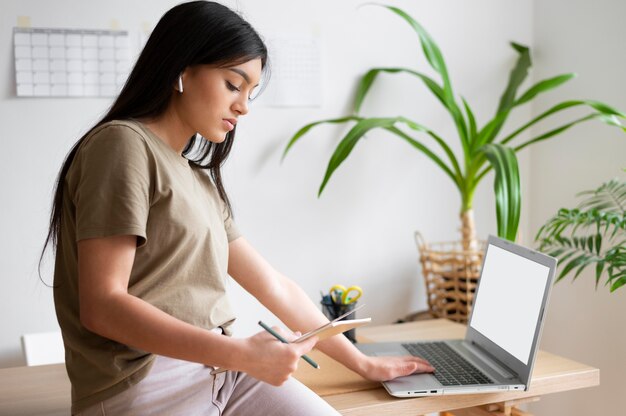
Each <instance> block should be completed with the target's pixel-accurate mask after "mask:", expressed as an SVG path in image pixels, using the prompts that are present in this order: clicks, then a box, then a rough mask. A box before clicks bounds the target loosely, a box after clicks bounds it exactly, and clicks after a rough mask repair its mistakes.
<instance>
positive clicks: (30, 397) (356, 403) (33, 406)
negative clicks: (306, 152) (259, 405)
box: [0, 320, 600, 416]
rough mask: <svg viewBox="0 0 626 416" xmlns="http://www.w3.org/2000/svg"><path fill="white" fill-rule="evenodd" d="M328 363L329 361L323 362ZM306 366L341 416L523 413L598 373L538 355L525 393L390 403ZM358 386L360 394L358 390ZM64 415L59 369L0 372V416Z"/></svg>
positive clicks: (405, 330)
mask: <svg viewBox="0 0 626 416" xmlns="http://www.w3.org/2000/svg"><path fill="white" fill-rule="evenodd" d="M464 333H465V327H464V326H462V325H459V324H456V323H453V322H450V321H445V320H432V321H421V322H412V323H408V324H400V325H388V326H379V327H370V328H363V329H360V330H359V332H358V334H359V336H360V337H365V338H367V339H371V340H373V341H398V340H409V339H444V338H462V337H463V336H464ZM315 353H316V354H320V353H319V352H315ZM320 355H321V354H320ZM328 362H332V361H330V360H329V359H328ZM324 364H327V363H326V362H325V363H324ZM307 367H309V366H305V365H301V366H300V369H299V370H298V373H297V375H296V376H297V377H298V378H299V379H300V380H302V381H303V382H305V383H306V384H307V385H308V386H310V387H311V388H312V389H313V390H315V391H317V392H319V393H320V395H321V396H322V397H323V398H324V399H325V400H326V401H328V403H330V404H331V405H332V406H333V407H335V408H336V409H338V410H339V411H340V412H341V413H342V414H343V415H360V416H362V415H363V416H364V415H376V416H379V415H394V416H401V415H412V416H415V415H419V414H424V413H430V412H441V411H449V410H453V409H459V408H471V409H470V410H463V411H454V415H457V416H470V415H471V416H479V415H485V414H493V413H490V412H488V411H489V410H490V409H491V410H495V409H500V410H499V413H496V414H500V415H502V414H507V411H508V414H514V415H515V414H517V415H523V414H524V413H523V412H517V411H516V410H513V411H512V410H511V406H513V405H515V404H518V403H520V402H522V401H528V400H531V401H532V400H536V399H537V398H538V397H539V396H541V395H544V394H549V393H557V392H561V391H568V390H573V389H578V388H584V387H591V386H596V385H598V384H599V382H600V381H599V380H600V372H599V370H598V369H596V368H592V367H589V366H586V365H583V364H579V363H576V362H574V361H571V360H567V359H565V358H562V357H558V356H556V355H552V354H549V353H546V352H542V351H540V352H539V355H538V357H537V361H536V363H535V371H534V374H533V379H532V383H531V388H530V390H529V391H527V392H506V393H488V394H471V395H469V394H468V395H458V396H440V397H423V398H412V399H396V398H393V397H391V396H389V395H388V394H387V393H386V392H385V390H384V389H383V388H382V387H380V384H377V383H371V382H368V381H366V380H363V379H361V378H360V377H358V376H357V375H356V374H354V373H352V372H350V371H348V370H345V371H344V370H342V368H343V367H340V366H339V365H336V366H335V367H334V369H333V364H330V365H324V366H323V367H322V369H321V370H319V371H316V372H314V373H312V372H308V370H307ZM329 367H331V368H329ZM332 371H334V373H333V374H335V376H337V377H345V378H346V380H348V383H347V384H345V385H346V386H348V390H352V391H344V392H340V393H339V394H332V393H333V389H336V387H333V386H332V385H330V387H329V383H328V381H329V380H331V381H333V380H334V381H335V382H336V381H337V377H334V378H331V377H329V372H332ZM320 376H321V377H320ZM341 386H344V384H341ZM363 388H365V389H366V390H362V389H363ZM355 390H359V391H355ZM335 391H336V390H335ZM477 406H481V407H477ZM69 413H70V383H69V380H68V378H67V374H66V372H65V367H64V365H62V364H55V365H46V366H38V367H15V368H5V369H0V415H12V416H31V415H48V416H57V415H69Z"/></svg>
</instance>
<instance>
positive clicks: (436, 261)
mask: <svg viewBox="0 0 626 416" xmlns="http://www.w3.org/2000/svg"><path fill="white" fill-rule="evenodd" d="M415 241H416V243H417V248H418V250H419V253H420V262H421V263H422V272H423V275H424V282H425V284H426V296H427V300H428V308H429V313H430V314H431V315H432V316H433V317H435V318H446V319H450V320H452V321H456V322H461V323H467V320H468V317H469V316H470V314H471V312H472V303H473V301H474V292H475V291H476V285H477V283H478V279H479V277H480V269H481V267H482V263H483V255H484V247H485V242H484V241H481V242H478V247H476V249H470V250H464V249H463V247H462V245H461V242H460V241H453V242H441V243H431V244H427V243H426V242H425V241H424V239H423V238H422V235H421V234H420V233H419V232H416V233H415Z"/></svg>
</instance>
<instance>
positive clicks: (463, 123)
mask: <svg viewBox="0 0 626 416" xmlns="http://www.w3.org/2000/svg"><path fill="white" fill-rule="evenodd" d="M383 7H385V8H386V9H388V10H390V11H392V12H394V13H395V14H396V15H398V16H400V17H401V18H402V19H404V21H406V22H407V23H408V24H409V25H410V26H411V27H412V28H413V29H414V31H415V32H416V33H417V35H418V36H419V40H420V42H421V46H422V50H423V52H424V55H425V57H426V59H427V61H428V63H429V64H430V66H431V67H432V68H433V69H434V70H435V72H436V73H437V74H438V76H439V77H440V79H441V81H440V82H437V81H436V80H435V79H433V78H431V77H430V76H428V75H426V74H423V73H420V72H418V71H415V70H413V69H410V68H372V69H370V70H368V71H367V72H366V74H365V75H364V76H363V77H362V78H361V80H360V82H359V85H358V88H357V91H356V94H355V97H354V106H353V113H352V114H350V115H347V116H345V117H340V118H335V119H329V120H319V121H315V122H312V123H309V124H307V125H305V126H304V127H302V128H301V129H300V130H298V131H297V132H296V133H295V134H294V136H293V137H291V139H290V140H289V143H288V144H287V146H286V147H285V150H284V152H283V158H284V157H285V156H286V155H287V153H288V152H289V150H290V149H291V148H292V147H293V145H294V144H295V143H296V142H298V141H299V140H300V139H301V138H302V137H303V136H304V135H305V134H306V133H307V132H309V131H310V130H311V129H312V128H314V127H316V126H319V125H322V124H329V123H330V124H335V123H348V122H355V123H356V124H355V125H354V126H353V127H352V128H351V129H350V130H349V131H348V133H346V134H345V135H344V136H343V138H342V139H341V141H340V142H339V144H338V145H337V148H336V149H335V151H334V153H333V155H332V157H331V159H330V161H329V163H328V167H327V169H326V174H325V175H324V178H323V180H322V183H321V185H320V188H319V191H318V195H321V194H322V192H323V191H324V188H325V187H326V185H327V183H328V181H329V179H330V178H331V176H332V174H333V173H334V172H335V170H336V169H337V168H338V167H339V166H340V165H341V164H342V163H343V162H344V161H345V160H346V158H347V157H348V156H349V155H350V152H351V151H352V149H353V148H354V146H355V145H356V144H357V143H358V142H359V140H360V139H361V138H362V137H363V136H364V135H365V134H367V133H368V132H370V131H371V130H374V129H384V130H386V131H388V132H391V133H393V134H395V135H396V136H397V137H398V138H400V139H402V140H404V141H406V142H407V143H409V144H410V145H411V146H413V147H414V148H415V149H417V150H418V151H421V152H423V153H424V154H425V155H426V156H428V157H429V158H430V160H432V161H433V162H434V163H435V164H436V165H437V166H439V167H440V168H441V169H442V170H443V171H444V172H445V174H446V175H447V176H448V177H449V178H450V180H451V181H452V183H453V184H454V186H455V187H456V188H457V190H458V191H459V194H460V197H461V207H460V213H461V222H462V223H463V228H462V230H463V235H462V240H463V246H464V247H470V245H471V244H470V242H471V240H473V239H475V235H476V233H475V230H474V226H473V220H472V217H473V212H472V205H473V199H474V192H475V191H476V188H477V186H478V184H479V183H480V182H481V181H482V180H483V179H484V178H485V175H486V174H487V173H488V172H489V171H490V170H491V169H494V170H495V184H494V187H495V195H496V213H497V221H498V235H499V236H500V237H503V238H507V239H509V240H515V236H516V234H517V228H518V225H519V218H520V183H519V172H518V165H517V157H516V153H517V152H519V151H520V150H522V149H524V148H526V147H528V146H530V145H532V144H534V143H537V142H540V141H543V140H546V139H549V138H552V137H554V136H557V135H558V134H560V133H562V132H564V131H565V130H567V129H569V128H570V127H572V126H574V125H576V124H579V123H582V122H585V121H588V120H591V119H600V120H601V121H603V122H605V123H608V124H612V125H616V126H619V127H621V128H623V127H622V126H621V124H620V122H619V119H618V118H625V117H626V116H625V115H624V114H623V113H621V112H620V111H617V110H615V109H613V108H611V107H609V106H608V105H606V104H603V103H600V102H598V101H592V100H570V101H565V102H561V103H559V104H557V105H555V106H553V107H551V108H550V109H548V110H546V111H544V112H543V113H541V114H540V115H538V116H536V117H534V118H533V119H532V120H530V121H528V122H527V123H525V124H524V125H522V126H520V127H518V128H517V129H515V130H514V131H513V132H512V133H510V134H507V135H502V134H500V133H501V132H502V127H503V126H504V124H505V122H506V120H507V118H508V116H509V114H510V113H511V112H512V111H513V110H514V109H515V108H516V107H519V106H521V105H523V104H526V103H528V102H530V101H532V100H533V99H534V98H535V97H537V96H538V95H539V94H542V93H544V92H547V91H549V90H551V89H554V88H556V87H558V86H560V85H562V84H563V83H565V82H567V81H568V80H570V79H571V78H573V77H574V76H575V74H563V75H558V76H555V77H552V78H549V79H545V80H542V81H540V82H538V83H536V84H535V85H533V86H532V87H530V88H529V89H527V90H526V91H524V92H523V93H521V94H520V93H518V90H519V88H520V86H521V84H522V83H523V81H524V80H525V79H526V76H527V74H528V69H529V68H530V67H531V59H530V50H529V48H528V47H526V46H522V45H520V44H517V43H511V46H512V47H513V49H514V50H515V51H516V52H517V53H518V59H517V62H516V63H515V66H514V67H513V69H512V71H511V74H510V76H509V82H508V85H507V86H506V88H505V90H504V93H503V94H502V96H501V98H500V103H499V105H498V108H497V110H496V113H495V115H494V117H493V118H492V119H491V120H489V121H488V122H487V123H485V125H484V126H482V127H481V126H478V125H477V122H476V118H475V117H474V112H473V111H472V110H471V106H470V105H469V103H468V102H467V101H466V100H465V99H464V98H462V97H461V100H460V103H459V100H458V98H457V97H456V96H455V93H454V91H453V88H452V83H451V81H450V78H449V76H448V69H447V66H446V63H445V60H444V59H443V55H442V53H441V51H440V50H439V47H438V46H437V44H436V43H435V41H434V40H433V39H432V38H431V36H430V35H429V34H428V32H426V30H425V29H424V28H423V27H422V26H421V25H420V24H419V23H418V22H417V21H416V20H415V19H413V18H412V17H411V16H409V15H408V14H407V13H406V12H404V11H402V10H401V9H399V8H397V7H392V6H383ZM382 73H391V74H398V73H404V74H410V75H412V76H415V77H416V78H417V79H418V80H420V81H421V82H423V83H424V84H425V85H426V87H427V88H428V89H429V90H430V92H431V93H432V94H433V95H434V96H435V97H436V98H437V99H438V101H439V102H440V103H441V104H442V105H443V106H444V108H445V109H446V110H447V111H448V113H449V114H450V116H451V118H452V122H453V123H454V125H455V127H456V130H457V133H458V137H457V139H458V140H459V141H460V142H461V145H462V150H463V151H462V154H460V155H457V154H455V153H454V152H453V151H452V150H451V148H450V146H449V145H448V142H449V140H446V139H444V138H443V137H441V136H440V135H439V134H437V133H436V132H434V131H433V130H432V129H430V128H428V127H426V126H424V125H422V124H420V123H417V122H415V121H413V120H409V119H408V118H406V117H402V116H399V117H366V116H362V115H360V110H361V106H362V104H363V102H364V100H365V98H366V97H367V93H368V92H369V90H370V88H371V86H372V84H373V83H374V81H375V80H376V78H377V77H378V75H380V74H382ZM577 106H586V107H589V108H590V109H591V110H592V112H591V113H590V114H588V115H586V116H584V117H580V118H577V119H574V120H572V121H570V122H568V123H566V124H564V125H562V126H560V127H558V128H555V129H552V130H549V131H547V132H545V133H542V134H540V135H538V136H536V137H533V138H531V139H529V140H526V141H524V142H522V143H515V144H514V143H513V141H514V139H516V138H518V137H519V136H520V134H521V133H523V132H525V131H527V130H528V129H529V128H530V127H532V126H534V125H536V124H537V123H539V122H540V121H542V120H544V119H546V118H549V117H551V116H553V115H554V114H557V113H560V112H561V111H563V110H566V109H569V108H572V107H577ZM401 127H404V130H403V129H402V128H401ZM407 130H408V132H407ZM418 132H419V133H423V134H425V135H427V136H430V138H431V139H432V140H434V143H435V144H436V145H437V147H438V149H437V150H438V151H439V154H438V153H437V151H436V150H435V148H433V147H432V146H431V145H428V144H426V143H425V142H424V141H422V140H418V139H417V138H415V137H413V136H411V133H418ZM501 136H504V137H501ZM462 165H463V166H462Z"/></svg>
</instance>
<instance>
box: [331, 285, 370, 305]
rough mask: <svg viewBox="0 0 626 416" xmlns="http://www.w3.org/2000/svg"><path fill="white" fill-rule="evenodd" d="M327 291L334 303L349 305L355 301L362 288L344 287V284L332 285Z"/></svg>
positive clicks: (361, 292) (361, 293) (359, 295)
mask: <svg viewBox="0 0 626 416" xmlns="http://www.w3.org/2000/svg"><path fill="white" fill-rule="evenodd" d="M329 293H330V298H331V299H332V300H333V302H334V303H340V304H343V305H349V304H350V303H354V302H356V301H357V299H358V298H360V297H361V296H362V295H363V289H361V288H360V287H359V286H350V287H348V288H346V287H345V286H344V285H334V286H333V287H331V288H330V290H329Z"/></svg>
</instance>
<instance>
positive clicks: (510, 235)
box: [482, 143, 521, 241]
mask: <svg viewBox="0 0 626 416" xmlns="http://www.w3.org/2000/svg"><path fill="white" fill-rule="evenodd" d="M482 151H483V152H484V153H485V155H486V156H487V159H489V162H490V163H491V165H492V166H493V168H494V171H495V173H496V177H495V180H494V191H495V195H496V216H497V220H498V236H500V237H502V238H506V239H508V240H510V241H515V238H516V236H517V228H518V226H519V218H520V211H521V190H520V188H521V187H520V178H519V168H518V164H517V157H516V156H515V152H514V151H513V149H511V148H509V147H506V146H502V145H501V144H497V143H492V144H488V145H486V146H484V147H483V148H482Z"/></svg>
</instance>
